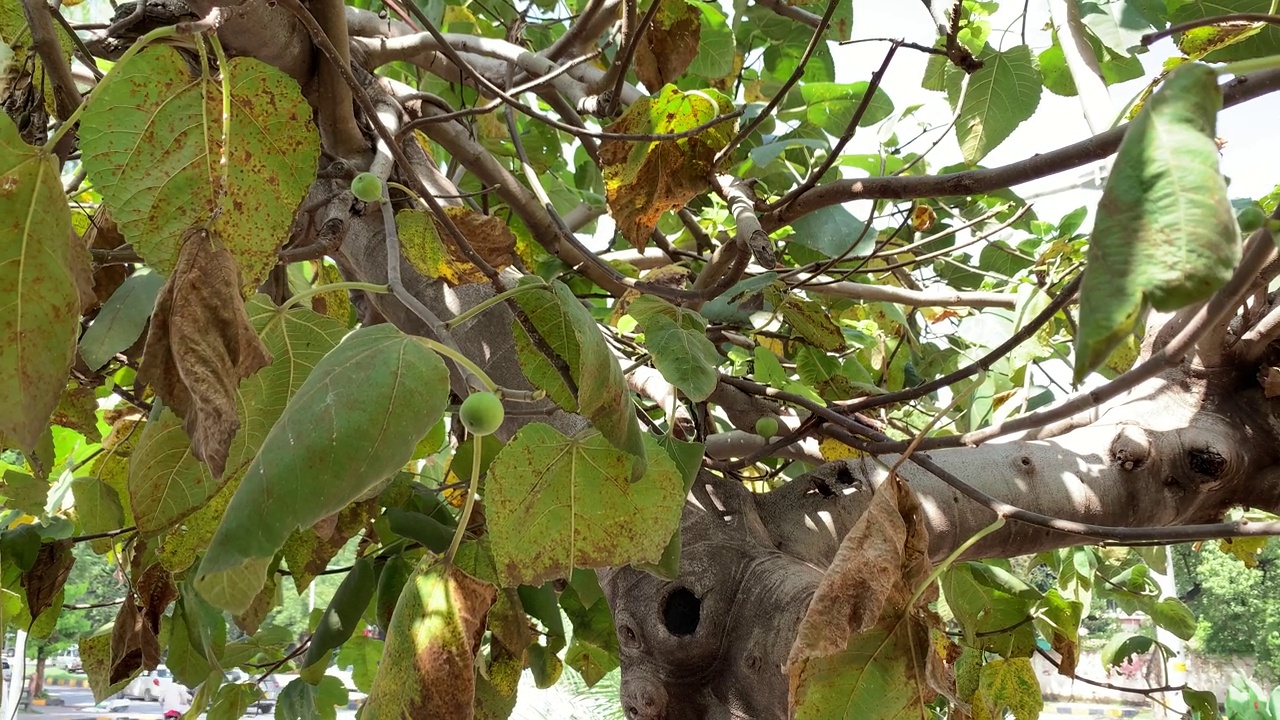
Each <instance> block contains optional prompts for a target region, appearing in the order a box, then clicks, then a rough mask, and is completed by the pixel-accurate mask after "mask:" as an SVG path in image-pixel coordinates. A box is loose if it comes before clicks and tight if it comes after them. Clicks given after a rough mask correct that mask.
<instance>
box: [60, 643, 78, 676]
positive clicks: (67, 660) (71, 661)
mask: <svg viewBox="0 0 1280 720" xmlns="http://www.w3.org/2000/svg"><path fill="white" fill-rule="evenodd" d="M53 664H54V666H55V667H60V668H62V669H63V670H66V671H67V672H72V673H78V672H80V671H82V670H84V664H83V663H81V662H80V648H75V647H70V648H67V649H66V650H63V651H62V652H60V653H58V654H57V655H55V656H54V658H53Z"/></svg>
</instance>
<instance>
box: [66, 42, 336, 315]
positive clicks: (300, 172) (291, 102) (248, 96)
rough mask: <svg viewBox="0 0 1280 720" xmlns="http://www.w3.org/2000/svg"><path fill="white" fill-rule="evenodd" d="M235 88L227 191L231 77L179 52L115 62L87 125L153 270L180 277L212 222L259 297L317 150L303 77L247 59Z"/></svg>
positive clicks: (105, 186) (102, 181)
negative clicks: (182, 263) (225, 106)
mask: <svg viewBox="0 0 1280 720" xmlns="http://www.w3.org/2000/svg"><path fill="white" fill-rule="evenodd" d="M224 72H225V73H227V75H228V82H229V85H230V87H231V132H230V147H228V148H227V152H226V155H227V159H228V170H227V173H228V176H227V182H226V186H225V187H223V178H222V172H223V171H222V168H221V167H220V159H221V156H222V154H223V148H222V137H223V128H222V121H221V118H222V81H221V79H220V78H217V77H214V76H212V75H201V74H200V73H199V71H198V70H194V69H193V66H192V64H190V63H188V62H187V61H186V60H185V59H183V57H182V56H181V55H179V54H178V52H177V51H176V50H174V49H173V48H171V47H167V46H163V47H157V46H152V47H149V48H147V49H146V50H145V51H143V52H140V53H138V54H137V55H135V56H133V57H132V58H130V59H128V60H126V61H125V62H122V63H120V64H119V65H117V66H116V67H115V68H114V69H113V70H112V72H111V75H110V76H109V77H108V78H107V79H106V80H104V81H103V82H102V83H101V84H100V85H99V86H98V87H97V88H96V89H95V90H94V93H93V95H92V97H91V98H90V100H89V102H88V104H87V105H86V107H85V109H84V114H83V115H82V116H81V120H80V147H81V149H82V150H83V151H84V167H85V171H86V172H87V173H88V175H89V177H90V179H92V180H93V184H94V188H95V189H97V190H98V191H99V192H101V193H102V197H103V200H104V204H105V205H107V206H108V207H110V208H111V212H112V215H113V216H114V218H115V220H116V222H117V223H119V226H120V230H121V231H122V232H123V233H124V235H125V237H126V238H127V239H128V240H129V242H130V244H131V245H132V246H133V249H134V250H136V251H137V252H138V254H139V255H141V256H142V257H143V258H145V259H146V261H147V264H148V265H149V266H151V267H152V268H154V269H155V270H156V271H158V272H160V273H163V274H166V275H168V274H172V273H173V271H174V268H175V267H176V266H177V265H178V263H179V250H180V245H181V238H182V237H183V234H184V233H185V231H186V229H187V228H189V227H191V226H193V225H196V224H199V223H206V222H212V228H213V230H215V231H216V232H217V233H218V234H219V235H221V236H222V238H223V239H224V241H225V242H226V244H227V249H228V250H229V251H230V252H231V254H232V255H234V256H235V258H236V260H237V261H238V262H239V263H240V268H241V270H242V271H243V273H244V276H243V281H244V284H243V285H242V286H237V287H238V288H240V289H242V290H243V291H245V292H248V291H251V290H252V289H253V288H255V287H257V286H258V284H259V283H260V282H261V281H262V279H263V278H265V277H266V275H267V272H268V271H269V270H270V269H271V268H272V267H274V266H275V264H276V262H277V257H276V253H277V250H278V248H279V247H280V245H281V243H283V242H284V241H285V239H287V238H288V236H289V228H290V226H291V225H292V223H293V213H294V210H295V208H297V206H298V203H299V202H301V200H302V198H303V197H304V196H305V195H306V193H307V190H308V188H309V187H310V186H311V183H312V182H313V181H314V180H315V174H316V160H317V158H318V157H319V152H320V140H319V135H318V133H317V132H316V129H315V125H314V124H313V123H312V121H311V115H312V110H311V107H310V106H309V105H308V104H307V102H306V100H305V99H304V98H303V97H302V92H301V89H300V88H299V87H298V84H297V82H295V81H294V80H293V79H291V78H290V77H289V76H288V75H286V74H284V73H283V72H281V71H280V70H277V69H275V68H273V67H271V66H269V65H266V64H265V63H263V62H261V61H259V60H254V59H252V58H247V57H238V58H232V59H231V61H230V62H228V63H227V65H226V67H225V68H224Z"/></svg>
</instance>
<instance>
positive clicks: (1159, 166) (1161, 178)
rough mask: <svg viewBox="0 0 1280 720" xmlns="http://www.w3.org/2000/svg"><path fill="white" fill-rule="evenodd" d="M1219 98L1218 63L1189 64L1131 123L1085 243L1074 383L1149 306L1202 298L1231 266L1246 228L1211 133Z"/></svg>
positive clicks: (1167, 308) (1160, 307)
mask: <svg viewBox="0 0 1280 720" xmlns="http://www.w3.org/2000/svg"><path fill="white" fill-rule="evenodd" d="M1221 107H1222V93H1221V92H1220V90H1219V88H1218V83H1217V74H1216V72H1215V71H1214V70H1213V69H1212V68H1210V67H1209V66H1207V65H1200V64H1196V63H1186V64H1183V65H1180V66H1178V67H1177V68H1176V69H1175V70H1173V71H1172V72H1171V73H1170V74H1169V76H1168V78H1167V79H1166V80H1165V83H1164V85H1162V86H1161V87H1160V89H1159V90H1157V91H1156V93H1155V94H1154V95H1152V96H1151V99H1150V100H1148V101H1147V103H1146V105H1145V106H1144V107H1143V109H1142V112H1141V113H1139V114H1138V117H1137V118H1135V119H1134V121H1133V122H1132V123H1130V124H1129V131H1128V132H1127V133H1126V134H1125V137H1124V141H1123V142H1121V144H1120V150H1119V152H1118V153H1117V155H1116V161H1115V166H1114V167H1113V168H1112V170H1111V176H1110V177H1109V178H1108V179H1107V187H1106V189H1105V190H1104V191H1103V194H1102V200H1101V201H1100V202H1099V204H1098V215H1097V219H1096V221H1095V223H1094V230H1093V237H1092V239H1091V241H1090V244H1089V251H1088V255H1087V262H1086V265H1085V277H1084V284H1083V286H1082V287H1081V289H1080V330H1079V332H1078V334H1077V336H1076V362H1075V380H1076V382H1080V381H1081V380H1082V379H1083V378H1084V377H1085V375H1087V374H1088V373H1089V372H1090V371H1092V370H1093V369H1094V368H1096V367H1098V366H1099V365H1100V364H1101V363H1103V362H1104V361H1105V360H1106V358H1107V356H1108V355H1109V354H1110V353H1111V350H1112V349H1113V348H1115V347H1116V346H1117V345H1118V344H1119V343H1120V342H1121V341H1122V340H1124V339H1125V338H1126V337H1127V336H1128V335H1129V334H1130V333H1131V332H1133V330H1134V327H1135V326H1136V324H1137V322H1138V321H1139V318H1140V317H1141V315H1142V310H1143V308H1144V306H1145V305H1147V304H1150V305H1151V306H1152V307H1154V308H1155V309H1157V310H1160V311H1171V310H1176V309H1178V308H1180V307H1183V306H1186V305H1189V304H1191V303H1194V302H1198V301H1200V300H1203V299H1205V298H1207V297H1209V296H1210V295H1212V294H1213V293H1214V291H1216V290H1217V289H1218V288H1219V287H1221V286H1222V284H1223V283H1225V282H1226V281H1227V279H1228V278H1229V277H1231V274H1232V272H1233V271H1234V270H1235V267H1236V263H1237V262H1238V261H1239V259H1240V232H1239V228H1238V226H1237V225H1236V219H1235V213H1234V211H1233V210H1232V207H1231V202H1230V199H1229V198H1228V196H1227V186H1226V183H1225V182H1224V181H1223V179H1222V174H1221V173H1220V172H1219V171H1218V146H1217V144H1216V143H1215V141H1214V138H1215V125H1216V121H1217V113H1218V110H1219V109H1221Z"/></svg>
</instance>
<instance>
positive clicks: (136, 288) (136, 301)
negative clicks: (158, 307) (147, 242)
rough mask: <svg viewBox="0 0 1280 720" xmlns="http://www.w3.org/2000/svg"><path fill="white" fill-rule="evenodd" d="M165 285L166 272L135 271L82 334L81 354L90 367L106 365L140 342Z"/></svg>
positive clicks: (92, 368) (91, 368)
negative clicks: (162, 273) (139, 339)
mask: <svg viewBox="0 0 1280 720" xmlns="http://www.w3.org/2000/svg"><path fill="white" fill-rule="evenodd" d="M163 286H164V277H163V276H162V275H159V274H157V273H152V272H148V273H135V274H133V275H132V276H130V277H129V279H127V280H125V281H124V283H123V284H122V285H121V286H120V287H119V288H118V289H117V290H116V291H115V293H113V294H112V295H111V297H110V298H108V299H107V301H106V302H105V303H103V305H102V309H101V310H99V311H98V316H97V317H95V318H94V319H93V324H92V325H90V326H89V329H88V330H85V331H84V335H82V336H80V357H82V358H84V362H85V364H86V365H88V366H89V369H90V370H97V369H99V368H101V367H102V366H103V365H106V364H107V362H108V361H110V360H111V358H113V357H115V355H116V353H120V352H124V351H125V350H127V349H129V347H130V346H132V345H133V344H134V343H135V342H137V341H138V338H139V337H141V336H142V331H143V330H144V329H145V328H146V327H147V320H149V319H150V318H151V310H152V308H154V307H155V304H156V296H157V295H159V294H160V288H161V287H163Z"/></svg>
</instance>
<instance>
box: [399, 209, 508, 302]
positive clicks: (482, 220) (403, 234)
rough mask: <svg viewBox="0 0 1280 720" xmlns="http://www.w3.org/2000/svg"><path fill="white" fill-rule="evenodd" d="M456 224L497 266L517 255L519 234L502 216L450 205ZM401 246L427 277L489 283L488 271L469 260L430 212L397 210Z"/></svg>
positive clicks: (460, 283)
mask: <svg viewBox="0 0 1280 720" xmlns="http://www.w3.org/2000/svg"><path fill="white" fill-rule="evenodd" d="M445 212H446V213H448V215H449V217H450V219H452V220H453V222H454V225H455V226H457V228H458V230H459V231H460V232H461V233H462V235H463V237H465V238H467V244H469V245H471V247H472V249H473V250H475V251H476V253H477V254H478V255H480V257H482V258H484V260H485V261H486V262H488V263H489V264H490V265H492V266H493V267H495V268H497V269H501V268H503V267H506V266H507V265H510V264H511V262H512V259H513V258H514V252H515V236H514V235H512V234H511V231H510V230H508V229H507V226H506V224H505V223H503V222H502V221H501V220H499V219H498V218H495V217H492V216H489V215H481V214H479V213H474V212H471V211H470V210H467V209H465V208H452V207H450V208H446V209H445ZM396 230H397V231H398V232H399V233H400V247H401V249H402V250H403V252H404V255H405V258H407V259H408V260H409V262H410V263H411V264H412V265H413V267H414V269H416V270H417V271H418V272H420V273H422V274H423V275H426V276H427V277H432V278H440V279H441V280H444V281H445V282H447V283H448V284H450V285H453V286H457V285H465V284H470V283H479V282H485V276H484V273H482V272H480V269H479V268H477V267H476V266H475V265H472V264H471V263H470V262H468V261H467V260H466V258H465V256H464V255H463V254H462V251H460V250H458V249H457V248H456V247H455V245H454V242H453V240H452V239H451V238H450V237H449V235H448V233H446V232H445V231H444V229H443V228H441V227H440V226H439V225H438V224H437V223H436V220H435V218H433V217H432V216H431V215H430V214H429V213H427V212H424V211H422V210H402V211H401V212H398V213H396Z"/></svg>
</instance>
